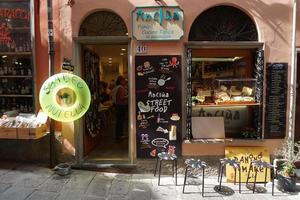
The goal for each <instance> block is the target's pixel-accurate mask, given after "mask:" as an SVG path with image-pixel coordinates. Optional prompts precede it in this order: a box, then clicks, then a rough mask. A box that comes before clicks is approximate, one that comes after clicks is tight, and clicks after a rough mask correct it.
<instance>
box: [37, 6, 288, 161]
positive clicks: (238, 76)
mask: <svg viewBox="0 0 300 200" xmlns="http://www.w3.org/2000/svg"><path fill="white" fill-rule="evenodd" d="M42 2H45V1H41V2H40V4H36V5H35V8H36V10H37V12H36V13H38V15H39V17H40V20H38V19H37V18H36V32H37V34H36V49H37V51H36V58H35V62H36V70H35V71H36V74H37V76H36V83H35V87H36V91H37V93H36V94H38V91H39V88H40V86H41V84H42V82H43V81H44V80H45V79H46V78H47V76H48V72H47V70H46V69H45V68H43V67H42V66H47V62H48V61H47V55H46V53H45V52H47V50H46V49H47V44H46V42H45V41H47V31H46V27H44V26H45V24H46V17H45V16H46V12H45V11H46V5H44V4H42ZM67 2H68V3H67ZM120 5H122V6H120ZM278 13H280V15H279V14H278ZM292 13H293V5H292V3H290V2H286V3H282V1H271V0H265V1H260V2H252V1H242V2H241V1H235V0H233V1H225V2H224V1H209V2H207V1H196V0H195V1H183V2H180V3H178V2H176V1H168V2H165V1H153V0H151V1H150V0H145V1H123V0H116V1H96V2H95V1H93V0H85V1H83V0H78V1H66V2H61V1H54V16H55V17H54V19H55V20H54V24H55V29H54V30H55V32H54V33H55V41H56V57H55V59H56V60H55V63H56V67H57V68H56V72H60V71H61V69H60V66H61V65H62V62H63V60H64V58H67V59H69V60H71V63H72V65H74V71H73V73H74V74H77V75H79V76H81V77H82V78H84V79H85V80H86V81H87V82H88V84H89V86H90V89H91V94H92V99H94V101H92V104H91V107H90V111H88V114H86V115H85V117H84V118H82V119H81V120H77V121H75V122H74V123H62V124H61V127H57V130H58V131H60V130H61V132H62V137H63V138H65V139H66V141H68V144H70V145H71V146H72V147H73V148H75V149H76V160H77V162H78V163H79V164H82V163H91V162H92V163H94V162H95V161H96V163H115V162H116V163H127V164H128V163H134V162H135V160H136V158H151V157H153V156H155V154H156V153H157V152H158V151H160V150H162V149H165V150H167V151H172V152H175V153H178V154H179V155H184V156H188V155H208V156H210V155H224V148H225V147H226V146H264V147H268V148H269V150H270V152H271V153H273V151H274V149H275V148H276V147H278V146H280V144H281V143H282V141H283V139H284V138H285V137H286V136H287V135H288V133H289V131H290V124H291V123H292V122H291V118H290V111H291V110H290V98H291V97H290V92H291V91H290V88H291V85H290V82H291V81H290V80H291V67H292V35H291V34H287V33H290V32H291V31H292ZM108 52H109V54H107V53H108ZM98 66H99V67H98ZM105 74H106V75H105ZM112 74H113V75H112ZM117 75H123V76H124V77H125V78H126V80H127V81H128V84H127V86H126V87H127V88H128V113H129V114H128V119H127V122H126V125H127V127H126V128H127V129H128V130H127V134H128V135H127V136H128V138H127V139H126V140H124V141H125V142H124V141H123V142H122V144H120V145H114V144H112V145H111V146H110V143H109V142H107V141H108V140H107V137H106V136H109V135H111V134H114V132H113V131H112V129H111V127H113V126H114V125H112V124H110V125H107V124H106V125H105V122H107V121H110V122H114V119H113V118H111V117H112V116H114V114H113V112H112V113H109V112H108V111H107V107H105V106H104V107H103V106H102V107H101V106H100V107H99V105H100V103H99V102H98V101H100V99H99V97H98V95H99V93H98V92H99V91H98V87H100V86H99V84H100V83H98V81H100V80H101V81H105V82H109V81H110V80H112V79H114V80H115V79H116V77H117ZM92 85H93V86H92ZM35 96H37V95H35ZM36 107H38V105H37V106H36ZM99 112H101V115H102V116H105V117H104V118H103V117H98V116H99ZM103 112H107V113H106V114H103ZM95 116H96V117H95ZM91 122H92V123H91ZM102 125H104V126H103V127H102ZM58 126H60V125H58ZM104 129H105V130H107V131H108V132H107V133H108V134H107V135H105V134H103V132H102V130H104ZM103 135H104V136H105V137H102V136H103ZM99 141H102V143H101V142H99ZM99 143H100V146H101V145H105V143H106V144H109V145H108V148H107V147H105V148H102V149H101V148H100V151H101V152H103V151H108V150H109V148H110V147H111V148H116V150H117V149H118V146H122V148H121V151H122V152H123V155H125V156H123V157H121V158H120V157H118V156H117V157H112V156H111V155H112V154H110V155H108V156H106V157H105V158H104V157H101V158H99V157H98V158H97V157H93V158H91V159H89V158H88V159H87V157H88V154H89V152H91V151H93V149H94V148H95V146H97V145H99ZM119 150H120V149H119ZM66 152H68V151H66ZM124 153H125V154H124Z"/></svg>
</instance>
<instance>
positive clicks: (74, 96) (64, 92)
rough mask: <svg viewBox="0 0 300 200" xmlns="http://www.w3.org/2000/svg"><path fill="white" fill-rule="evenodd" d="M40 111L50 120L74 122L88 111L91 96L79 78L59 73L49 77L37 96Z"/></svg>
mask: <svg viewBox="0 0 300 200" xmlns="http://www.w3.org/2000/svg"><path fill="white" fill-rule="evenodd" d="M39 100H40V105H41V107H42V110H43V111H44V112H45V113H46V114H47V115H48V116H49V117H50V118H52V119H54V120H56V121H61V122H70V121H75V120H77V119H79V118H80V117H82V116H83V115H84V113H85V112H86V111H87V110H88V108H89V106H90V102H91V94H90V90H89V88H88V86H87V84H86V83H85V82H84V80H82V79H81V78H80V77H78V76H76V75H74V74H70V73H59V74H55V75H53V76H51V77H49V78H48V79H47V80H46V81H45V82H44V83H43V85H42V88H41V90H40V95H39Z"/></svg>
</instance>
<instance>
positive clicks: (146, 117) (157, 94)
mask: <svg viewBox="0 0 300 200" xmlns="http://www.w3.org/2000/svg"><path fill="white" fill-rule="evenodd" d="M135 65H136V66H135V77H136V79H135V81H136V118H137V119H136V126H137V157H138V158H154V157H156V155H157V153H158V152H161V151H166V152H169V153H175V154H177V155H180V152H181V138H182V136H181V120H182V119H181V118H182V116H181V56H178V55H174V56H170V55H168V56H136V57H135Z"/></svg>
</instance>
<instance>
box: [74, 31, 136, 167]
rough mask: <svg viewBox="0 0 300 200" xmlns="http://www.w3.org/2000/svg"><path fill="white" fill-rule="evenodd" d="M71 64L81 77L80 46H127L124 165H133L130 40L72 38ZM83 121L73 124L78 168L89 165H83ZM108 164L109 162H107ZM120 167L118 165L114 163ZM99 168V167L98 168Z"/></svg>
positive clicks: (126, 38) (114, 37)
mask: <svg viewBox="0 0 300 200" xmlns="http://www.w3.org/2000/svg"><path fill="white" fill-rule="evenodd" d="M73 44H74V46H73V53H72V57H73V64H74V66H75V68H74V74H76V75H78V76H82V56H81V55H82V45H100V44H125V45H128V54H127V57H128V88H130V90H129V96H128V99H129V104H128V109H129V112H128V119H129V120H128V133H129V134H128V135H129V137H128V138H129V139H128V163H125V165H127V164H129V165H131V164H133V163H134V161H135V159H136V158H135V157H136V156H135V155H136V153H135V152H136V149H135V148H136V147H135V136H134V134H133V133H134V131H133V126H132V124H133V122H134V119H133V115H129V113H134V109H135V106H134V98H133V97H134V94H133V93H132V91H133V90H132V88H133V86H134V76H133V74H134V73H133V68H132V67H130V66H132V56H131V38H130V37H127V36H79V37H73ZM83 123H84V120H83V119H79V120H76V121H75V122H74V141H75V149H76V153H75V159H76V165H78V166H83V165H84V166H86V165H89V163H84V154H83V151H84V143H83V142H84V140H83V132H84V129H83ZM108 162H109V161H108ZM116 164H118V165H120V163H116ZM90 165H92V167H95V166H96V167H99V165H98V164H90ZM100 167H101V166H100Z"/></svg>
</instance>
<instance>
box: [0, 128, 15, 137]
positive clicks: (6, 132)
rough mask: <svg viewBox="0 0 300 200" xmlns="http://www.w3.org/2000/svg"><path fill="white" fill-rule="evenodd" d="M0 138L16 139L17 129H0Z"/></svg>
mask: <svg viewBox="0 0 300 200" xmlns="http://www.w3.org/2000/svg"><path fill="white" fill-rule="evenodd" d="M0 138H5V139H16V138H17V129H16V128H0Z"/></svg>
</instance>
